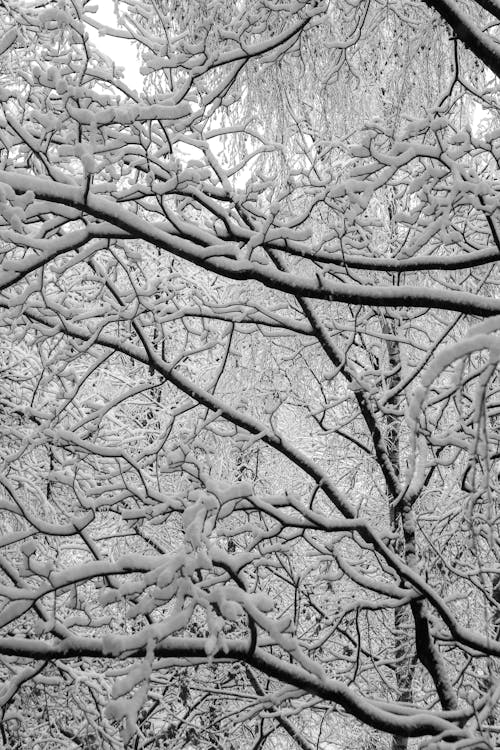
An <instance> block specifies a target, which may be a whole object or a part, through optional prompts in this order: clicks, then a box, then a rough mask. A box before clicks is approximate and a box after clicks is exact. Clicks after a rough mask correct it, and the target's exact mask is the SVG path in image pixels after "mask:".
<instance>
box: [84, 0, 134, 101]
mask: <svg viewBox="0 0 500 750" xmlns="http://www.w3.org/2000/svg"><path fill="white" fill-rule="evenodd" d="M97 5H98V11H97V13H94V14H93V17H94V18H95V19H96V20H97V21H99V22H100V23H102V24H106V26H111V27H112V28H115V29H116V28H117V27H118V24H117V21H116V16H115V13H114V10H113V3H112V2H110V0H99V2H98V3H97ZM87 30H88V33H89V36H90V39H91V41H92V42H93V43H94V44H95V46H96V47H98V48H99V49H100V51H101V52H103V53H104V54H105V55H107V56H108V57H110V58H111V59H112V60H113V61H114V62H115V63H116V64H117V65H118V66H120V67H122V68H124V69H125V82H126V83H127V85H128V86H129V87H130V88H131V89H137V90H138V91H141V90H142V76H141V75H140V73H139V68H140V63H139V60H138V59H137V52H136V49H135V47H134V46H133V44H132V42H129V41H128V40H126V39H116V38H114V37H111V36H99V34H98V33H97V31H96V30H95V29H94V28H93V27H92V26H87Z"/></svg>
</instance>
